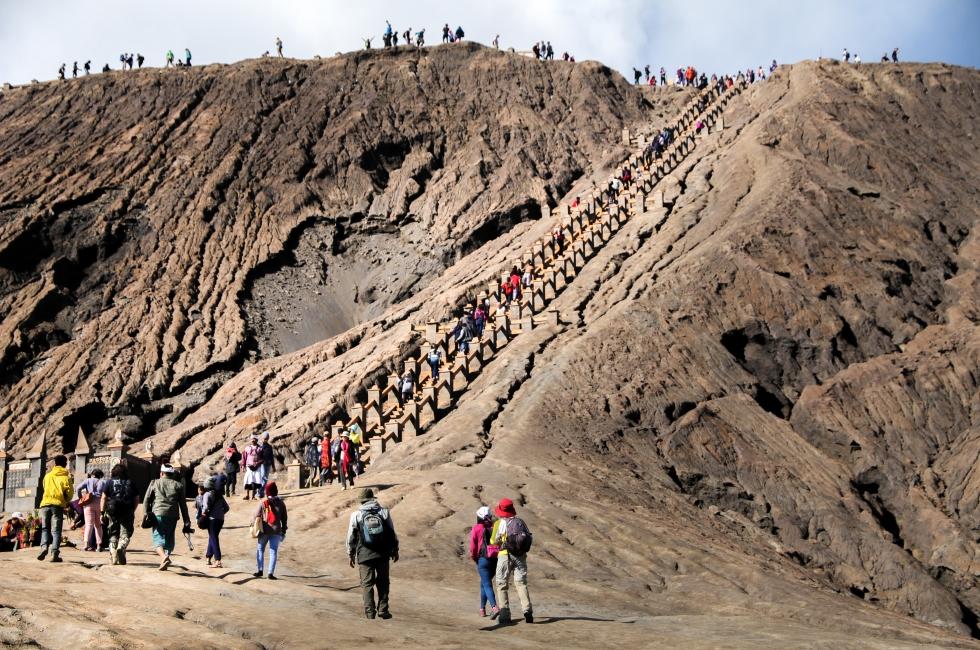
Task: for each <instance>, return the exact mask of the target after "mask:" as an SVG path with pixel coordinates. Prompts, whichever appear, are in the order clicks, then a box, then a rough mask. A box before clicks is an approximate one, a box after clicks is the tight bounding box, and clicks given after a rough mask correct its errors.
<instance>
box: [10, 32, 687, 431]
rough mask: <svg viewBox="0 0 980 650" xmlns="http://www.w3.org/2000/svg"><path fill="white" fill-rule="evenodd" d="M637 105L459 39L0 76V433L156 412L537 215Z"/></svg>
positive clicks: (605, 77)
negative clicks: (25, 78)
mask: <svg viewBox="0 0 980 650" xmlns="http://www.w3.org/2000/svg"><path fill="white" fill-rule="evenodd" d="M666 95H667V93H665V96H666ZM677 95H678V96H679V95H680V93H678V94H677ZM650 109H651V103H650V102H649V101H647V100H644V99H643V98H642V97H640V96H639V95H638V94H636V93H635V92H634V91H633V90H632V89H630V87H629V85H628V84H627V83H626V82H625V81H624V80H623V79H622V78H621V77H619V76H618V75H614V74H612V72H611V71H610V70H609V69H608V68H605V67H603V66H601V65H598V64H595V63H583V64H579V65H572V64H565V63H555V64H554V65H543V64H540V63H538V62H534V61H531V60H529V59H526V58H524V57H520V56H517V55H512V54H511V55H509V54H505V53H502V52H496V51H493V50H488V49H486V48H481V47H480V46H477V45H470V44H466V45H463V44H460V45H456V46H454V47H435V48H429V49H426V50H423V51H421V52H418V51H416V50H415V49H402V50H399V51H375V52H361V53H354V54H350V55H347V56H341V57H336V58H331V59H325V60H321V61H293V60H286V61H278V60H259V61H250V62H244V63H240V64H235V65H232V66H219V65H214V66H208V67H206V68H200V69H199V68H194V69H190V70H167V71H164V70H143V71H137V72H132V73H125V74H123V73H120V74H115V73H113V74H111V75H97V76H92V77H89V78H84V79H78V80H72V81H69V82H64V83H48V84H42V85H40V86H28V87H24V88H17V89H14V90H12V91H9V92H5V93H3V95H2V96H0V144H2V147H0V152H2V153H0V314H2V315H3V318H2V324H0V399H2V401H3V403H4V404H5V405H6V406H5V408H3V409H0V435H5V436H6V437H7V439H8V443H9V444H10V446H11V447H13V448H15V449H19V450H23V449H26V448H27V447H29V446H30V445H31V444H33V441H34V440H35V439H36V438H37V436H38V435H39V433H41V432H44V433H46V434H48V435H49V439H50V441H51V444H53V445H55V446H57V445H58V444H60V443H61V436H64V435H67V442H66V447H67V448H68V449H71V447H72V444H73V438H74V435H75V431H76V430H77V428H78V426H79V425H82V426H83V427H84V428H85V429H86V431H91V430H92V429H93V428H95V429H96V430H97V431H96V436H95V437H96V440H97V441H98V440H104V439H106V436H107V435H108V434H109V433H110V432H111V429H113V428H115V427H116V426H122V427H123V429H124V431H125V433H126V434H127V436H129V439H140V438H142V437H145V436H146V435H150V434H152V433H153V432H154V431H157V430H162V429H165V428H167V427H168V426H171V425H172V424H174V423H175V422H178V421H179V420H180V419H182V418H183V417H184V416H185V415H186V414H187V412H188V411H190V410H193V409H194V408H195V407H196V406H198V405H199V404H200V403H201V402H202V401H203V400H205V399H206V398H207V397H208V396H210V395H211V394H212V393H213V392H214V390H215V389H216V388H217V387H218V386H219V385H221V384H222V383H223V382H224V381H225V380H227V379H228V377H230V376H231V375H233V374H234V373H235V372H237V371H239V370H240V369H241V368H242V367H244V366H246V365H248V364H249V363H251V362H254V361H255V360H256V359H257V358H260V357H265V356H275V355H277V354H279V353H281V352H289V351H292V350H294V349H297V348H299V347H303V346H305V345H307V344H309V343H312V342H315V341H320V340H322V339H325V338H328V337H329V336H332V335H335V334H338V333H341V332H345V331H347V330H349V329H350V328H355V329H356V327H357V326H360V325H361V324H362V323H363V322H365V321H367V320H370V319H371V318H373V317H375V316H378V315H379V314H381V313H382V312H384V311H385V309H386V308H387V307H388V306H389V305H390V304H392V302H395V301H400V300H403V299H405V298H407V297H409V296H411V295H413V294H415V293H416V292H417V291H418V290H419V289H421V288H424V287H425V286H427V284H428V283H429V282H431V280H432V279H433V278H435V277H438V274H439V273H440V272H441V271H442V270H443V269H444V268H445V267H446V266H447V265H449V264H451V263H452V262H453V261H454V260H455V259H456V258H457V257H459V256H460V255H463V254H465V253H467V252H470V251H471V250H473V249H475V248H477V247H479V246H480V245H481V244H482V243H483V242H484V241H487V240H492V239H495V238H497V237H498V236H499V235H501V234H503V233H506V232H507V231H508V230H509V229H510V228H512V227H513V226H514V224H516V223H519V222H522V221H526V220H533V219H536V218H538V217H539V216H540V214H541V211H542V209H543V207H545V206H548V205H554V203H555V198H556V197H557V196H558V195H560V194H563V193H564V192H565V191H566V190H567V189H568V188H569V187H570V185H571V184H572V182H573V181H574V180H575V179H577V178H579V177H580V176H582V174H584V173H585V172H587V171H588V170H589V166H590V164H592V163H593V162H601V161H603V160H606V159H608V160H613V159H619V158H621V156H622V155H623V150H622V149H621V148H620V147H618V146H617V145H616V143H617V142H618V139H619V130H620V129H621V128H622V126H623V123H624V121H635V120H638V119H640V118H641V117H645V116H647V115H649V114H650Z"/></svg>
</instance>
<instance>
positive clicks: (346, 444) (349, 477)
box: [331, 431, 358, 490]
mask: <svg viewBox="0 0 980 650" xmlns="http://www.w3.org/2000/svg"><path fill="white" fill-rule="evenodd" d="M331 451H332V452H333V454H334V456H333V459H334V465H335V466H336V467H337V475H338V477H339V478H340V486H341V487H342V488H343V489H344V490H346V489H347V486H348V484H350V487H354V468H355V467H357V462H358V457H357V446H356V445H355V444H354V443H353V442H351V437H350V433H349V432H347V431H344V432H343V433H341V434H340V440H339V441H338V442H337V446H336V447H333V446H332V445H331Z"/></svg>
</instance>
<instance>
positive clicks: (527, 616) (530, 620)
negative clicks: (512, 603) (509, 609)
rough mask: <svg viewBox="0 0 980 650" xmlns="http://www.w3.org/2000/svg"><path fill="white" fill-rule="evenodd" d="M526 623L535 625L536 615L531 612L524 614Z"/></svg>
mask: <svg viewBox="0 0 980 650" xmlns="http://www.w3.org/2000/svg"><path fill="white" fill-rule="evenodd" d="M524 622H525V623H533V622H534V614H532V613H531V612H524Z"/></svg>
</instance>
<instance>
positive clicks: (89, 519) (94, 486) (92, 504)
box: [75, 469, 105, 551]
mask: <svg viewBox="0 0 980 650" xmlns="http://www.w3.org/2000/svg"><path fill="white" fill-rule="evenodd" d="M104 476H105V473H104V472H103V471H102V470H101V469H96V470H94V471H93V472H92V473H91V474H90V475H89V477H88V478H87V479H85V480H84V481H82V483H81V484H80V485H79V486H78V487H77V488H75V498H76V499H78V505H80V506H82V516H83V517H84V519H85V527H84V528H83V529H82V540H83V541H84V543H85V550H86V551H95V550H98V549H100V548H101V547H102V491H103V489H104V488H105V481H104V480H103V477H104ZM93 533H94V534H95V538H94V540H92V541H94V542H95V545H94V546H93V545H92V543H91V542H90V541H89V540H90V538H91V537H92V534H93Z"/></svg>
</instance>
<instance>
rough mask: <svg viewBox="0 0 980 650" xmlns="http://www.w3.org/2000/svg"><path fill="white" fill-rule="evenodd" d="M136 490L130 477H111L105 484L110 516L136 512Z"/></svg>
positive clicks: (106, 508) (106, 505)
mask: <svg viewBox="0 0 980 650" xmlns="http://www.w3.org/2000/svg"><path fill="white" fill-rule="evenodd" d="M135 498H136V490H135V488H134V487H133V482H132V481H130V480H129V479H116V478H114V479H110V480H109V481H107V482H106V485H105V511H106V514H108V515H109V516H110V517H118V516H119V515H125V514H129V513H132V512H135V510H136V505H135V503H134V502H135Z"/></svg>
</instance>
